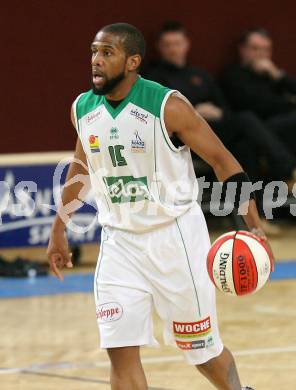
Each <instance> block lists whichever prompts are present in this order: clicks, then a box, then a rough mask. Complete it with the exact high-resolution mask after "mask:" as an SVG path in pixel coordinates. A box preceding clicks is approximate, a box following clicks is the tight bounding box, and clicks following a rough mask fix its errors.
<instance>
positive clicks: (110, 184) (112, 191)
mask: <svg viewBox="0 0 296 390" xmlns="http://www.w3.org/2000/svg"><path fill="white" fill-rule="evenodd" d="M104 181H105V184H106V186H107V189H108V192H109V195H110V198H111V201H112V203H127V202H139V201H140V200H144V199H150V195H149V190H148V187H147V177H146V176H142V177H133V176H109V177H104Z"/></svg>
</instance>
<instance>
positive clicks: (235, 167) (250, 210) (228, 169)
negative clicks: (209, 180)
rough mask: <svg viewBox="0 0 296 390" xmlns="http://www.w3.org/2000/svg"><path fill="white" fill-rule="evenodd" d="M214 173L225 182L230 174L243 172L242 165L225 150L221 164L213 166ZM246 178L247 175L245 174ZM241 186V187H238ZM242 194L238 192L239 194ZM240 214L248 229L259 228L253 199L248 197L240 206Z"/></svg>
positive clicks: (257, 214)
mask: <svg viewBox="0 0 296 390" xmlns="http://www.w3.org/2000/svg"><path fill="white" fill-rule="evenodd" d="M213 168H214V171H215V174H216V176H217V178H218V180H219V181H220V182H225V181H226V180H227V179H229V178H231V176H233V175H235V174H237V173H239V172H243V168H242V166H241V165H240V164H239V163H238V161H237V160H236V159H235V158H234V157H233V156H232V154H231V153H230V152H228V151H227V156H225V158H224V163H223V164H217V165H216V166H214V167H213ZM246 178H247V176H246ZM238 187H240V186H238ZM240 188H242V187H240ZM241 195H242V194H240V196H241ZM239 211H240V214H241V215H242V217H243V219H244V221H245V223H246V225H247V226H248V228H249V229H250V230H253V229H261V221H260V217H259V213H258V210H257V206H256V202H255V200H254V199H248V200H247V201H246V202H245V203H243V204H242V205H241V206H240V209H239Z"/></svg>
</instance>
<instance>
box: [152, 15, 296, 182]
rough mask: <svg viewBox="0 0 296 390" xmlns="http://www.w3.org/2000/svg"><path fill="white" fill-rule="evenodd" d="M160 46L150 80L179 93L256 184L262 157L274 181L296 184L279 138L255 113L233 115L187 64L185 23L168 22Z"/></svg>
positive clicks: (207, 78) (207, 79) (208, 80)
mask: <svg viewBox="0 0 296 390" xmlns="http://www.w3.org/2000/svg"><path fill="white" fill-rule="evenodd" d="M157 47H158V50H159V53H160V60H159V61H158V62H157V63H154V64H153V65H151V66H150V67H149V68H148V69H147V71H146V73H145V75H146V76H147V78H149V79H151V80H154V81H157V82H159V83H161V84H163V85H165V86H167V87H169V88H172V89H177V90H179V91H180V92H181V93H182V94H183V95H184V96H185V97H186V98H187V99H188V100H189V101H190V102H191V104H192V105H193V106H194V107H195V109H196V111H197V112H198V113H199V114H200V115H201V116H203V117H204V119H206V120H207V122H209V124H210V125H211V127H212V128H213V130H214V131H215V132H216V134H217V135H218V136H219V138H220V139H221V140H222V142H223V143H224V144H225V145H226V147H227V148H228V149H230V151H231V152H232V153H233V154H234V155H235V156H236V157H237V158H239V159H240V161H241V162H242V164H243V166H244V168H245V169H246V170H247V171H248V173H249V176H250V177H251V179H252V180H253V181H257V180H260V178H261V176H260V170H261V168H260V156H265V157H266V159H267V161H268V165H269V167H270V175H272V176H270V178H271V179H274V180H290V179H291V180H292V181H293V179H295V178H296V170H295V167H296V158H295V157H294V156H293V155H292V154H291V153H289V151H288V150H287V148H286V147H285V145H283V143H282V142H281V141H280V140H279V138H278V137H277V136H276V135H274V134H272V133H270V131H269V130H268V129H267V128H266V127H265V126H264V124H263V123H262V121H261V120H259V119H258V118H257V116H256V115H254V114H253V113H252V112H251V111H246V110H245V111H241V112H237V113H233V112H232V111H231V110H230V109H229V107H228V106H227V103H226V101H225V98H224V96H223V94H222V92H221V90H220V89H219V87H218V86H217V84H216V83H215V81H214V79H213V77H212V76H211V75H210V74H209V73H208V72H207V71H205V70H203V69H201V68H199V67H196V66H191V65H189V64H187V55H188V52H189V49H190V40H189V38H188V35H187V33H186V30H185V28H184V27H183V26H182V25H181V24H179V23H177V22H168V23H166V24H165V25H164V26H163V28H162V29H161V31H160V34H159V38H158V42H157ZM294 174H295V178H294Z"/></svg>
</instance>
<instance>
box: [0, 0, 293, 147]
mask: <svg viewBox="0 0 296 390" xmlns="http://www.w3.org/2000/svg"><path fill="white" fill-rule="evenodd" d="M181 3H182V7H181V8H180V2H174V1H164V0H163V1H160V0H149V1H145V0H144V1H143V0H142V1H141V2H140V1H137V2H136V1H128V0H127V1H125V2H124V1H112V2H111V1H109V2H107V1H106V0H105V1H102V0H83V1H75V0H73V1H69V0H51V1H50V0H39V1H36V0H35V1H34V0H23V1H20V0H19V1H16V0H10V1H9V2H5V9H4V6H2V9H1V19H2V20H1V22H0V26H1V27H0V28H1V30H2V31H1V38H2V42H1V46H2V47H1V54H2V55H1V70H2V72H1V73H2V78H3V79H2V82H1V90H2V94H1V100H0V104H1V138H0V153H16V152H32V151H46V150H67V149H69V150H70V149H73V148H74V144H75V131H74V130H73V129H72V126H71V124H70V120H69V112H70V106H71V103H72V101H73V100H74V98H75V97H76V96H77V95H78V94H79V93H80V92H82V91H85V90H88V89H89V87H90V49H89V47H90V43H91V41H92V39H93V37H94V35H95V33H96V32H97V30H99V29H100V27H101V26H103V25H104V24H108V23H113V22H117V21H125V22H129V23H132V24H134V25H136V26H137V27H138V28H140V29H141V30H142V31H143V33H144V35H145V36H146V38H147V44H148V53H147V60H149V59H151V58H153V57H154V56H155V55H156V53H155V49H154V39H155V36H156V34H157V31H158V28H159V27H160V26H161V24H162V23H163V22H164V21H165V20H179V21H180V22H182V23H184V24H185V25H186V26H187V27H188V29H189V31H190V33H191V38H192V41H193V45H192V52H191V56H190V62H191V63H195V64H198V65H200V66H202V67H204V68H206V69H208V70H209V71H211V72H213V73H215V74H217V72H218V71H219V70H220V69H221V68H222V67H223V66H224V65H225V64H227V63H228V62H231V61H232V60H233V59H234V58H235V42H236V40H237V38H238V36H239V34H240V32H241V31H242V30H244V29H245V28H248V27H250V26H257V25H262V26H265V27H266V28H268V29H270V30H271V32H272V34H273V36H274V42H275V60H276V62H277V63H278V64H279V65H280V66H281V67H283V68H285V69H286V70H287V71H288V72H290V73H291V74H294V75H296V54H295V37H296V24H295V13H296V5H295V1H288V0H282V1H280V2H278V1H273V0H261V1H256V0H245V1H237V0H228V1H218V0H217V1H213V0H211V1H210V0H208V1H206V2H201V1H195V2H190V1H187V0H183V1H182V2H181Z"/></svg>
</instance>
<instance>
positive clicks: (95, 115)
mask: <svg viewBox="0 0 296 390" xmlns="http://www.w3.org/2000/svg"><path fill="white" fill-rule="evenodd" d="M101 114H102V112H101V110H96V111H93V112H90V113H89V114H87V116H86V124H87V125H91V124H92V123H94V122H95V121H97V120H98V119H99V118H100V117H101Z"/></svg>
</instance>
